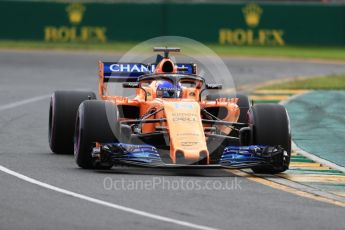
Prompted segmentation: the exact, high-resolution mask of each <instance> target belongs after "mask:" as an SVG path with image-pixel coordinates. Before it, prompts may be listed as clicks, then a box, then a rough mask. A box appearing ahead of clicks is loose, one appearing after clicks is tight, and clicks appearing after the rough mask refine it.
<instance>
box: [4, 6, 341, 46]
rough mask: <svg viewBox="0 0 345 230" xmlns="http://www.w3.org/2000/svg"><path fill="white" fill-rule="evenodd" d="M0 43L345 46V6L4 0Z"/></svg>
mask: <svg viewBox="0 0 345 230" xmlns="http://www.w3.org/2000/svg"><path fill="white" fill-rule="evenodd" d="M0 9H1V14H0V25H1V33H0V39H3V40H36V41H45V42H80V43H87V42H89V43H95V42H99V43H106V42H109V41H110V42H111V41H129V42H131V41H133V42H135V41H142V40H145V39H149V38H152V37H156V36H162V35H175V36H185V37H189V38H193V39H196V40H198V41H201V42H206V43H219V44H222V45H235V46H243V45H246V46H285V45H325V46H344V45H345V6H344V5H343V6H341V5H324V4H289V5H287V4H268V3H265V4H260V3H248V4H239V3H238V4H225V3H224V4H219V3H218V4H212V3H199V4H195V3H166V4H164V3H132V4H129V3H76V2H73V3H67V2H44V1H42V2H41V1H33V2H30V1H25V2H24V1H23V2H21V1H1V2H0Z"/></svg>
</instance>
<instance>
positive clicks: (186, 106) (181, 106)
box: [173, 102, 194, 109]
mask: <svg viewBox="0 0 345 230" xmlns="http://www.w3.org/2000/svg"><path fill="white" fill-rule="evenodd" d="M173 105H174V108H175V109H193V108H194V106H193V104H192V103H186V102H183V103H181V102H179V103H173Z"/></svg>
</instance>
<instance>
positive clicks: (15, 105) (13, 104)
mask: <svg viewBox="0 0 345 230" xmlns="http://www.w3.org/2000/svg"><path fill="white" fill-rule="evenodd" d="M50 96H51V94H47V95H42V96H37V97H32V98H29V99H25V100H22V101H17V102H13V103H10V104H7V105H0V111H4V110H7V109H13V108H15V107H18V106H22V105H25V104H29V103H33V102H36V101H40V100H43V99H46V98H49V97H50Z"/></svg>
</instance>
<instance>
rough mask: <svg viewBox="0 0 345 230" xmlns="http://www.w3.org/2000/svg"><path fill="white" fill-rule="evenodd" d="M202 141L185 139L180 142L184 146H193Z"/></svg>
mask: <svg viewBox="0 0 345 230" xmlns="http://www.w3.org/2000/svg"><path fill="white" fill-rule="evenodd" d="M199 143H200V142H199V141H184V142H180V144H181V145H182V146H186V147H187V146H193V145H197V144H199Z"/></svg>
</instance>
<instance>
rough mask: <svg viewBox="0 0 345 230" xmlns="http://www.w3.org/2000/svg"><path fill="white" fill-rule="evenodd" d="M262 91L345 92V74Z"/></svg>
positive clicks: (269, 87) (280, 84)
mask: <svg viewBox="0 0 345 230" xmlns="http://www.w3.org/2000/svg"><path fill="white" fill-rule="evenodd" d="M260 89H308V90H309V89H310V90H345V74H340V75H330V76H324V77H316V78H310V79H303V80H294V81H288V82H284V83H278V84H273V85H269V86H264V87H262V88H260Z"/></svg>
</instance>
